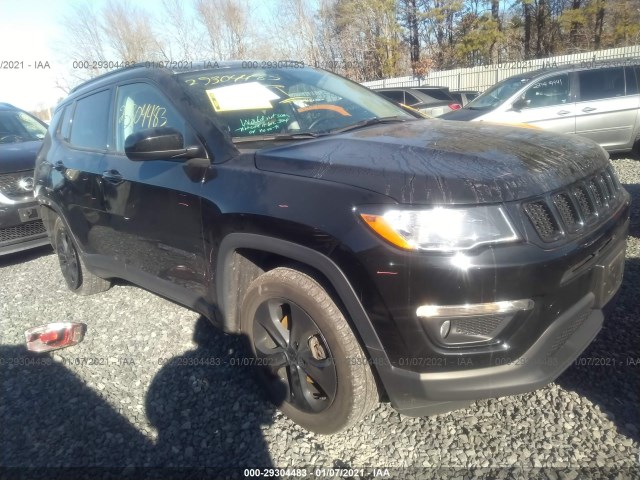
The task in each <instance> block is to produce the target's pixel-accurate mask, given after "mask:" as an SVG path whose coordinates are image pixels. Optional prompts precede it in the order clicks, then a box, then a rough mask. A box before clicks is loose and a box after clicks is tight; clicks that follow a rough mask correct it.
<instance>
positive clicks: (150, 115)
mask: <svg viewBox="0 0 640 480" xmlns="http://www.w3.org/2000/svg"><path fill="white" fill-rule="evenodd" d="M155 127H172V128H175V129H176V130H178V131H180V132H181V133H182V134H183V136H184V137H185V140H186V141H189V138H190V137H193V134H192V130H191V128H190V127H189V125H188V124H187V122H186V121H185V119H184V118H183V117H182V116H181V115H180V114H179V113H178V111H177V110H176V109H175V107H174V106H173V104H172V103H171V102H170V101H169V100H168V99H167V98H166V97H165V96H164V95H163V94H162V93H161V92H160V90H159V89H158V88H157V87H156V86H155V85H152V84H149V83H144V82H139V83H130V84H123V85H120V86H118V88H117V91H116V93H115V109H114V146H113V149H112V150H111V151H110V152H109V153H108V154H107V155H106V156H105V163H104V168H103V172H102V177H103V183H104V192H105V195H104V197H105V206H106V210H107V214H108V217H109V232H108V235H109V236H110V237H111V240H109V241H110V243H111V244H112V248H113V255H114V256H115V257H116V258H117V259H119V260H120V261H123V262H124V263H125V265H126V269H127V270H128V271H129V272H130V274H131V275H134V276H135V279H134V281H135V282H136V283H140V284H142V285H147V286H149V287H150V288H152V289H153V290H154V291H157V292H159V293H161V294H164V295H166V296H169V297H170V298H173V299H175V300H178V301H180V302H182V303H191V302H190V300H188V299H185V297H184V295H187V292H189V293H188V295H187V297H189V298H191V297H193V298H197V297H204V295H205V294H206V291H205V272H206V271H207V269H206V266H207V261H206V259H205V258H204V247H203V240H202V218H201V215H202V211H201V202H200V191H201V187H202V183H201V179H202V176H201V175H200V177H198V176H197V175H195V176H194V175H193V172H192V171H191V170H190V169H189V167H187V166H186V165H185V163H184V162H183V161H180V160H169V159H167V160H151V161H132V160H129V158H127V156H126V155H125V153H124V145H125V140H126V138H127V137H128V136H129V135H131V134H133V133H137V132H139V131H141V130H146V129H150V128H155ZM196 173H197V172H196ZM201 173H203V172H201ZM170 284H172V286H170ZM174 287H177V288H174Z"/></svg>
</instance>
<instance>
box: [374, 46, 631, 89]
mask: <svg viewBox="0 0 640 480" xmlns="http://www.w3.org/2000/svg"><path fill="white" fill-rule="evenodd" d="M600 60H610V61H612V63H613V62H621V63H622V62H627V61H640V45H634V46H631V47H621V48H610V49H607V50H598V51H595V52H584V53H575V54H572V55H559V56H556V57H549V58H536V59H531V60H521V61H516V62H505V63H498V64H489V65H484V66H479V67H470V68H457V69H455V70H443V71H440V72H429V74H428V75H427V76H426V77H424V78H420V77H414V76H410V75H409V76H406V77H395V78H387V79H384V80H373V81H370V82H363V83H362V85H364V86H366V87H369V88H374V89H375V88H388V87H421V86H427V85H430V86H443V87H449V88H450V89H451V90H478V91H483V90H485V89H487V88H489V87H490V86H492V85H494V84H495V83H496V82H499V81H500V80H503V79H505V78H508V77H510V76H512V75H516V74H518V73H524V72H529V71H532V70H538V69H541V68H552V67H556V66H560V65H568V64H588V63H591V62H594V61H600Z"/></svg>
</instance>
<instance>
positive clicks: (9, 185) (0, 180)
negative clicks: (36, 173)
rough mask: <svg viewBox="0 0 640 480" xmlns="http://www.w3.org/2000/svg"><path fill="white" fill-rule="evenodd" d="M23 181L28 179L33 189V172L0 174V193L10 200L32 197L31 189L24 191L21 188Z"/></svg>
mask: <svg viewBox="0 0 640 480" xmlns="http://www.w3.org/2000/svg"><path fill="white" fill-rule="evenodd" d="M23 179H29V180H30V183H31V186H32V187H33V170H26V171H24V172H16V173H3V174H0V193H1V194H2V195H4V196H5V197H9V198H11V199H17V198H24V197H29V196H33V188H32V189H25V188H23V187H22V186H21V180H23Z"/></svg>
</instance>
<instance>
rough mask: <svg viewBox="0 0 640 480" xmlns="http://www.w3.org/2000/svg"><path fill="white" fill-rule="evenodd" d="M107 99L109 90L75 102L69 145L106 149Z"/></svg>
mask: <svg viewBox="0 0 640 480" xmlns="http://www.w3.org/2000/svg"><path fill="white" fill-rule="evenodd" d="M109 99H110V92H109V90H104V91H102V92H99V93H94V94H93V95H90V96H88V97H84V98H82V99H80V100H78V101H77V102H76V109H75V112H74V115H73V128H72V129H71V136H70V137H69V143H71V144H72V145H74V146H76V147H83V148H91V149H95V150H106V149H107V136H108V133H109Z"/></svg>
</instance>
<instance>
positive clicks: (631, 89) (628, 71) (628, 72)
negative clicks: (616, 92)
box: [624, 67, 638, 95]
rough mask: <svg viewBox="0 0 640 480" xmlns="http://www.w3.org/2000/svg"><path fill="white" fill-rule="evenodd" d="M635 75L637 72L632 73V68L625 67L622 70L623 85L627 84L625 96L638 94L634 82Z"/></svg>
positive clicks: (635, 82)
mask: <svg viewBox="0 0 640 480" xmlns="http://www.w3.org/2000/svg"><path fill="white" fill-rule="evenodd" d="M637 73H638V70H636V71H635V72H634V71H633V68H632V67H625V69H624V76H625V83H626V84H627V95H637V94H638V82H637V80H636V74H637Z"/></svg>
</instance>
